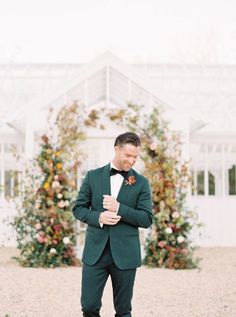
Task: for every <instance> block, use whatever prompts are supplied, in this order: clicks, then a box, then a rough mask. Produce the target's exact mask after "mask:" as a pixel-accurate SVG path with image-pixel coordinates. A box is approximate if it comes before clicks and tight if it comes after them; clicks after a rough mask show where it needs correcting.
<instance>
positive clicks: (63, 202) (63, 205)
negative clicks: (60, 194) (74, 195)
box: [57, 200, 66, 208]
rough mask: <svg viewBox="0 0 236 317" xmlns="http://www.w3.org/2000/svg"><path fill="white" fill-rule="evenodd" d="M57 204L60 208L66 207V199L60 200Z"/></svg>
mask: <svg viewBox="0 0 236 317" xmlns="http://www.w3.org/2000/svg"><path fill="white" fill-rule="evenodd" d="M57 206H58V207H59V208H64V207H65V206H66V204H65V201H64V200H60V201H59V203H58V204H57Z"/></svg>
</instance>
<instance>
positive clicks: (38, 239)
mask: <svg viewBox="0 0 236 317" xmlns="http://www.w3.org/2000/svg"><path fill="white" fill-rule="evenodd" d="M37 241H38V242H39V243H44V241H45V239H44V237H42V236H40V235H37Z"/></svg>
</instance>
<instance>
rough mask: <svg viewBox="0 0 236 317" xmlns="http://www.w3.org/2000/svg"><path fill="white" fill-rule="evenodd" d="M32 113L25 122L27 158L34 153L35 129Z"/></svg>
mask: <svg viewBox="0 0 236 317" xmlns="http://www.w3.org/2000/svg"><path fill="white" fill-rule="evenodd" d="M32 120H33V118H32V115H31V116H30V114H27V116H26V122H25V157H26V159H27V160H30V159H32V158H33V155H34V129H33V124H32Z"/></svg>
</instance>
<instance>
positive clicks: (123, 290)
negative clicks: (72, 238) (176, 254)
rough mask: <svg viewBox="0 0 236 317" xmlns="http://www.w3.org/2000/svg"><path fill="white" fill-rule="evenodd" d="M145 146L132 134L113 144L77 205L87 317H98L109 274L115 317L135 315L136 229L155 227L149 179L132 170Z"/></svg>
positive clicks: (88, 178) (88, 179) (138, 255)
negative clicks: (84, 227)
mask: <svg viewBox="0 0 236 317" xmlns="http://www.w3.org/2000/svg"><path fill="white" fill-rule="evenodd" d="M140 146H141V142H140V139H139V137H138V136H137V135H136V134H135V133H133V132H126V133H123V134H121V135H119V136H118V137H117V138H116V140H115V146H114V148H115V156H114V159H113V160H112V162H111V163H109V164H108V165H106V166H104V167H101V168H98V169H95V170H91V171H89V172H88V173H87V175H86V177H85V179H84V182H83V184H82V186H81V188H80V191H79V194H78V197H77V200H76V202H75V205H74V207H73V214H74V216H75V218H76V219H78V220H80V221H82V222H84V223H86V224H88V227H87V230H86V238H85V246H84V251H83V257H82V261H83V271H82V293H81V306H82V311H83V316H84V317H99V316H100V314H99V311H100V308H101V306H102V303H101V298H102V293H103V290H104V287H105V284H106V281H107V278H108V276H109V275H110V276H111V281H112V288H113V301H114V307H115V311H116V314H115V317H131V300H132V295H133V285H134V279H135V274H136V268H137V267H139V266H140V265H141V253H140V242H139V231H138V227H142V228H148V227H149V226H150V225H151V224H152V203H151V194H150V189H149V184H148V181H147V179H146V178H145V177H143V176H141V175H140V174H138V173H137V172H136V171H135V170H133V169H132V166H133V165H134V163H135V162H136V160H137V158H138V157H139V154H140Z"/></svg>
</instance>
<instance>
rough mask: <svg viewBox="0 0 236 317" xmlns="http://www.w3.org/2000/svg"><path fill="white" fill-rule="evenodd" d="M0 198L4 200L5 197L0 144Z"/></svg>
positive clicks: (2, 156) (2, 151)
mask: <svg viewBox="0 0 236 317" xmlns="http://www.w3.org/2000/svg"><path fill="white" fill-rule="evenodd" d="M0 146H1V148H0V171H1V174H0V197H1V199H4V197H5V190H4V186H5V169H4V143H1V144H0Z"/></svg>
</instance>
